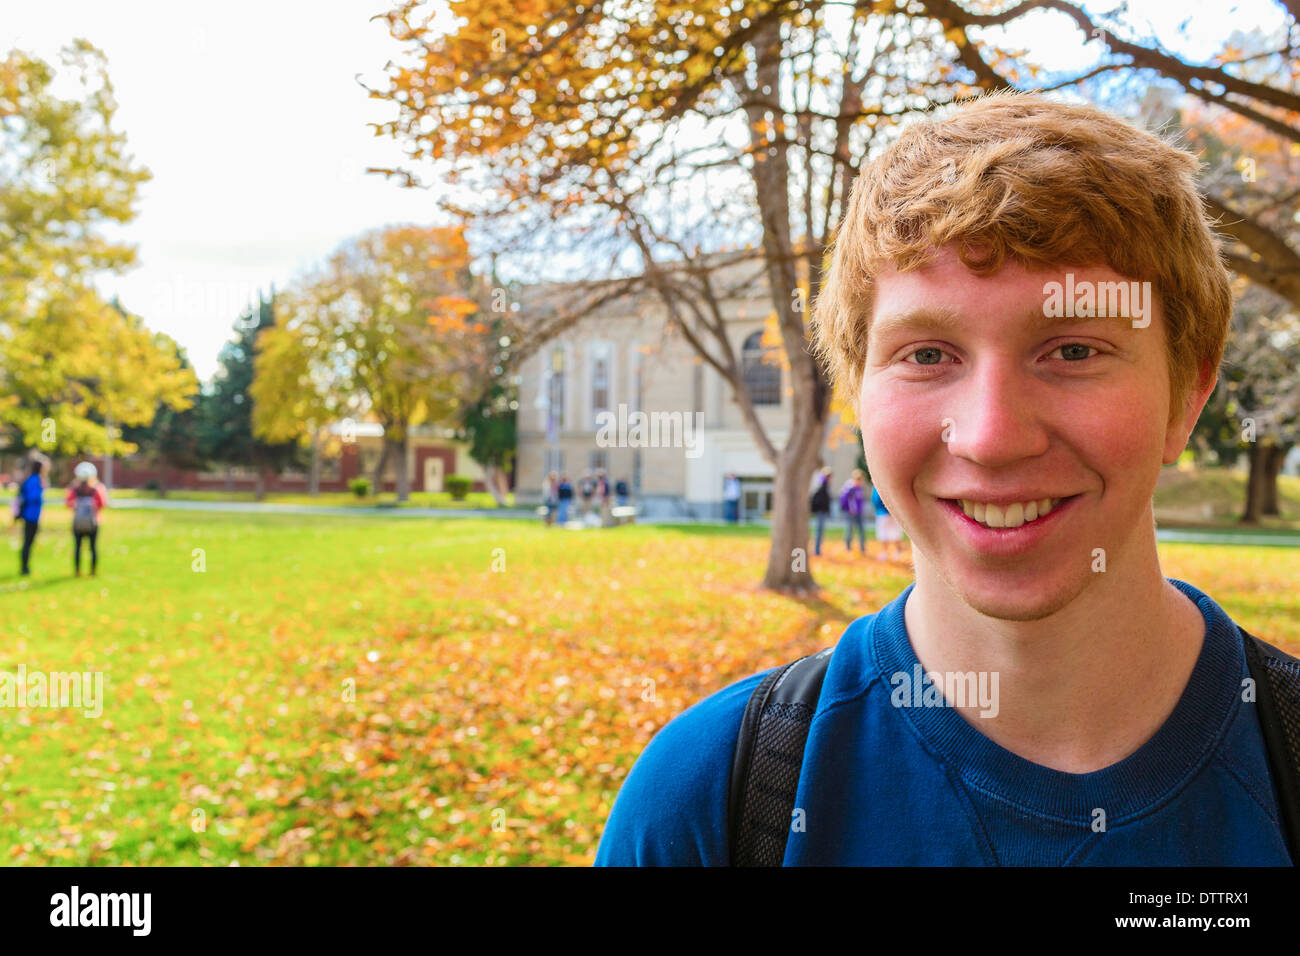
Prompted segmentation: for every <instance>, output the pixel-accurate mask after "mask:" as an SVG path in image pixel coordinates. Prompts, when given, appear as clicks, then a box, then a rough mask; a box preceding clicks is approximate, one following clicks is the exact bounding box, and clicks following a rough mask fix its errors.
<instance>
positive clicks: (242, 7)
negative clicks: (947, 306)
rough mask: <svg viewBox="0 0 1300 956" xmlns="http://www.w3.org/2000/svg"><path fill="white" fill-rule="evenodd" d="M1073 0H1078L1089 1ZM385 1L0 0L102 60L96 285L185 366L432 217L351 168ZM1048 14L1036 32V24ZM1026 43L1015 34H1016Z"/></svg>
mask: <svg viewBox="0 0 1300 956" xmlns="http://www.w3.org/2000/svg"><path fill="white" fill-rule="evenodd" d="M1089 6H1090V7H1091V6H1093V5H1092V4H1089ZM387 7H388V3H387V2H386V0H257V2H252V0H223V2H221V3H204V4H198V3H181V2H175V0H172V2H163V0H42V2H39V3H30V2H20V0H0V51H3V50H8V49H10V48H13V47H17V48H20V49H24V50H28V51H30V52H34V53H36V54H38V55H40V56H42V57H44V58H45V59H47V60H49V61H51V62H57V60H56V57H57V53H58V50H59V48H60V47H61V46H62V45H63V44H65V43H67V42H68V41H69V40H71V39H72V38H73V37H84V38H85V39H87V40H89V41H90V42H91V43H93V44H95V45H96V46H98V47H99V48H100V49H101V50H103V51H104V52H105V54H106V55H107V57H108V67H109V76H110V78H111V80H112V82H113V84H114V87H115V88H116V92H117V99H118V103H119V110H118V114H117V123H116V125H117V128H118V129H119V130H123V131H125V132H126V134H127V137H128V144H129V148H130V150H131V152H132V153H133V154H134V155H135V156H136V157H137V159H138V160H139V161H140V162H142V163H143V164H144V165H145V166H147V167H148V168H149V169H150V170H151V171H152V172H153V177H154V178H153V179H152V180H151V181H150V182H148V183H146V184H145V185H144V187H143V189H142V195H141V200H140V202H139V204H138V209H139V211H140V215H139V217H138V218H137V219H136V220H135V221H134V222H132V223H131V224H130V225H129V226H128V227H127V228H126V229H125V230H124V231H123V233H124V237H125V238H126V239H127V240H128V241H130V242H133V243H135V244H136V246H137V247H138V250H139V263H140V264H139V265H138V266H137V267H136V268H135V269H133V270H132V271H131V272H129V273H127V274H125V275H123V276H120V277H110V278H107V279H105V280H104V281H103V282H101V284H100V285H101V288H102V289H103V290H104V292H105V293H106V294H109V295H112V294H114V293H116V294H118V295H120V297H121V299H122V302H123V304H124V305H125V306H126V307H127V308H128V309H130V310H131V311H133V312H137V313H139V314H140V315H142V316H143V317H144V319H145V321H146V322H147V323H148V324H149V325H150V326H151V327H152V328H155V329H159V330H161V331H164V332H166V333H167V334H169V335H171V336H172V337H173V338H175V339H176V340H177V341H178V342H180V343H181V345H183V346H184V347H185V348H186V350H187V352H188V354H189V357H190V360H191V361H192V362H193V363H194V366H195V368H196V370H197V371H198V374H199V376H200V377H201V378H204V379H207V378H208V377H209V376H210V375H211V374H212V373H213V371H214V370H215V369H216V358H217V352H218V351H219V350H220V347H221V344H222V343H223V342H224V341H226V340H227V339H228V338H229V337H230V335H231V327H232V324H233V322H234V320H235V318H236V317H237V316H238V314H239V312H240V311H241V310H242V309H243V308H244V306H245V305H246V304H247V303H248V302H249V301H250V299H252V298H253V297H254V296H255V295H256V291H257V289H259V288H269V286H270V284H271V283H272V282H275V283H277V284H278V285H280V286H283V285H284V284H286V283H287V282H288V281H289V279H290V278H292V277H293V276H294V275H295V274H296V273H298V272H300V271H301V270H303V269H305V268H307V267H309V266H311V265H313V264H314V263H316V262H317V261H319V260H320V259H322V258H323V257H324V256H325V255H327V254H328V253H329V252H330V251H331V250H332V249H334V248H335V247H336V246H337V245H338V244H339V243H340V242H342V241H343V240H344V239H346V238H348V237H350V236H353V235H356V234H357V233H360V232H363V231H365V230H366V229H370V228H374V227H378V226H382V225H384V224H387V223H393V222H419V223H431V222H433V221H435V219H436V217H437V213H436V210H435V199H436V196H435V195H434V194H432V193H430V192H424V191H417V190H409V189H402V188H401V187H399V186H398V185H397V184H396V181H392V182H390V181H387V180H385V179H383V178H382V177H379V176H375V175H367V174H366V173H365V172H364V170H365V168H366V167H367V166H392V165H397V164H399V163H400V161H401V152H400V149H399V147H398V145H397V144H396V143H395V142H394V141H392V140H391V139H387V138H382V139H381V138H376V137H375V136H374V135H373V132H372V130H371V129H370V128H369V127H368V126H367V123H372V122H381V121H383V120H385V119H387V118H388V117H389V115H390V114H389V108H388V106H387V104H384V103H382V102H380V101H377V100H370V99H368V98H367V96H366V93H365V91H364V90H363V89H362V88H361V87H360V86H359V85H358V84H357V82H356V80H355V79H354V77H355V75H356V74H358V73H360V74H364V75H365V76H366V77H367V78H369V79H370V80H371V81H372V83H375V82H378V80H379V77H380V74H381V73H382V71H383V68H384V64H385V63H386V62H387V61H388V60H389V58H390V57H392V56H394V55H395V54H396V53H397V52H398V47H397V45H396V43H395V41H393V40H392V39H391V38H390V37H389V36H388V34H387V31H386V30H385V27H384V25H383V23H382V22H380V21H376V22H373V23H372V22H369V20H370V17H372V16H374V15H375V14H377V13H380V12H382V11H384V10H385V9H387ZM1130 9H1133V10H1138V11H1140V12H1141V13H1143V14H1144V15H1146V16H1148V17H1149V18H1150V19H1151V21H1152V23H1153V24H1154V25H1155V26H1156V27H1157V29H1158V32H1159V35H1160V36H1161V37H1162V39H1163V38H1166V37H1168V36H1169V34H1170V32H1172V30H1173V29H1174V28H1175V27H1176V26H1177V24H1178V23H1179V22H1180V21H1183V20H1185V19H1186V18H1188V17H1191V18H1192V20H1191V23H1190V24H1189V29H1188V35H1187V36H1186V37H1185V38H1184V40H1183V41H1182V42H1179V43H1177V44H1175V46H1176V48H1178V49H1180V51H1182V52H1186V53H1188V54H1191V55H1196V56H1204V55H1208V54H1209V53H1211V52H1213V49H1214V48H1215V45H1216V43H1218V42H1220V40H1221V38H1222V37H1224V36H1226V35H1227V34H1228V33H1229V32H1230V31H1231V30H1233V29H1243V28H1244V29H1249V28H1250V27H1251V26H1254V25H1256V24H1258V23H1260V22H1261V20H1264V21H1270V22H1272V21H1276V20H1277V19H1278V16H1279V14H1278V7H1277V5H1276V4H1275V3H1272V2H1269V0H1243V2H1241V3H1231V4H1222V3H1219V2H1216V0H1200V2H1198V0H1192V2H1185V3H1177V4H1171V3H1168V2H1167V0H1165V2H1157V0H1133V2H1132V3H1130ZM1027 19H1028V20H1037V21H1039V22H1037V23H1028V24H1025V25H1024V29H1025V31H1027V32H1025V33H1023V34H1021V35H1019V39H1022V40H1025V41H1030V42H1032V45H1033V46H1034V47H1035V49H1042V50H1049V51H1052V54H1051V56H1050V57H1048V60H1049V62H1050V64H1051V65H1052V66H1053V67H1054V68H1057V69H1062V68H1068V67H1069V66H1071V63H1070V61H1071V60H1073V59H1076V58H1077V59H1078V62H1079V64H1080V65H1082V64H1086V63H1090V62H1092V58H1093V57H1095V56H1096V47H1095V45H1090V47H1091V49H1090V50H1088V51H1082V50H1080V48H1079V43H1078V35H1077V33H1075V32H1074V31H1073V28H1072V27H1069V26H1068V25H1067V21H1066V19H1065V18H1064V17H1061V16H1053V17H1050V18H1048V17H1045V16H1043V15H1035V16H1033V17H1030V18H1027ZM1049 20H1050V21H1052V22H1053V23H1054V26H1052V27H1049V26H1048V21H1049ZM1030 42H1027V43H1026V45H1030Z"/></svg>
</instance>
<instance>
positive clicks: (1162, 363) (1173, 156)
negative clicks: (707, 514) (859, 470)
mask: <svg viewBox="0 0 1300 956" xmlns="http://www.w3.org/2000/svg"><path fill="white" fill-rule="evenodd" d="M1199 165H1200V164H1199V162H1198V160H1197V157H1196V156H1195V155H1194V154H1192V153H1190V152H1188V151H1186V150H1185V149H1183V148H1181V147H1179V146H1177V145H1175V144H1173V143H1171V142H1170V141H1168V140H1166V139H1163V138H1161V137H1160V136H1157V135H1155V134H1152V133H1149V132H1147V131H1145V130H1143V129H1139V128H1137V127H1135V126H1133V125H1130V124H1129V123H1128V122H1127V121H1125V120H1123V119H1120V118H1118V117H1115V116H1112V115H1110V114H1109V113H1106V112H1104V111H1103V110H1101V109H1098V108H1095V107H1092V106H1087V105H1083V104H1079V103H1067V102H1060V101H1057V100H1054V99H1049V98H1048V97H1045V96H1041V95H1038V94H1032V93H1020V92H1000V93H994V94H987V95H983V96H980V97H977V98H974V99H971V100H968V101H965V102H963V103H961V104H960V105H957V106H954V107H952V108H950V109H944V110H941V111H938V112H936V113H935V114H933V115H932V116H928V117H926V118H924V119H920V120H918V121H917V122H915V123H913V124H911V125H909V126H908V127H907V128H906V129H905V130H903V132H902V133H901V134H900V136H899V137H898V138H897V139H896V140H894V141H893V142H892V143H891V144H890V145H889V146H887V147H886V148H884V149H883V150H881V152H880V153H879V154H878V156H876V157H874V158H873V159H872V160H871V162H869V163H867V164H865V165H864V166H863V167H862V169H861V171H860V172H859V174H858V180H857V183H856V184H855V187H854V190H853V195H852V197H851V198H850V200H849V201H848V203H847V204H846V208H845V211H844V215H843V221H842V222H841V223H840V225H839V228H838V230H837V231H836V236H837V238H836V241H835V245H834V249H833V251H832V253H831V257H830V261H829V264H828V269H827V272H826V274H825V276H824V277H823V280H822V286H821V292H820V294H819V295H818V297H817V302H816V305H815V312H814V315H813V316H812V321H811V324H810V329H811V341H810V343H809V347H810V351H811V352H812V353H813V354H815V355H818V356H821V357H822V358H823V359H824V360H825V361H826V362H827V364H828V367H829V369H830V371H831V377H832V381H831V387H832V388H833V389H834V390H835V391H837V392H838V393H840V394H843V395H852V396H855V397H856V401H857V409H856V410H857V413H858V414H857V416H856V418H857V421H858V422H860V423H861V440H862V447H863V454H864V456H865V458H866V461H867V463H868V464H869V465H870V470H871V477H872V482H873V484H874V485H875V486H876V488H877V489H878V490H879V492H880V494H881V496H882V498H883V499H884V500H885V501H887V502H888V504H889V512H890V514H891V515H892V516H893V517H894V518H895V519H897V521H898V523H899V525H900V526H901V527H902V528H903V529H905V530H906V532H907V535H908V537H909V538H910V539H911V541H912V552H913V575H914V579H913V580H912V581H910V582H908V583H907V584H906V586H905V587H903V588H902V590H901V591H900V592H899V593H898V594H897V596H896V597H894V598H893V599H892V600H890V601H888V603H885V604H884V605H883V606H879V605H875V606H872V607H868V608H862V609H861V615H860V616H858V617H856V618H855V619H854V620H853V621H852V622H851V623H850V624H849V625H848V626H847V628H846V629H845V630H844V631H843V633H842V634H841V635H840V637H839V640H838V643H835V644H834V645H833V647H827V648H823V649H822V650H820V651H818V652H817V653H815V654H813V655H810V656H808V657H805V658H801V659H800V660H799V661H797V662H795V663H793V664H790V665H782V666H779V667H776V668H772V669H769V670H765V671H761V672H759V673H756V674H752V675H750V676H748V677H744V678H742V679H740V680H737V681H735V682H734V683H731V684H729V685H728V686H724V687H723V688H722V689H720V690H718V691H717V692H715V693H713V694H711V695H710V696H707V697H706V698H705V699H703V700H701V701H698V702H693V703H691V706H689V707H688V708H687V709H686V710H685V711H684V712H682V713H680V714H678V715H677V716H676V717H674V718H673V719H672V720H671V721H669V722H668V723H667V725H666V726H664V727H663V728H662V729H661V730H660V731H659V732H658V733H657V734H656V735H655V737H654V738H653V739H652V740H651V741H650V742H649V744H648V745H647V746H646V748H645V750H644V752H643V753H642V754H641V755H640V757H639V759H638V760H637V762H636V763H635V764H634V765H633V767H632V770H631V771H630V772H629V774H628V775H627V777H626V779H625V780H624V782H623V786H622V789H621V790H620V792H619V794H618V796H617V798H616V799H615V801H614V805H613V809H612V811H611V813H610V816H609V819H608V821H607V822H606V825H605V829H604V832H603V833H602V835H601V839H600V844H599V847H598V849H597V853H596V863H597V865H613V866H632V865H673V866H685V865H710V866H715V865H717V866H723V865H728V864H761V865H768V866H782V865H783V866H844V865H855V866H886V865H888V866H926V867H933V866H987V867H994V866H1035V867H1063V866H1097V867H1153V866H1179V867H1193V866H1194V867H1202V866H1220V867H1222V866H1252V867H1255V866H1260V867H1263V866H1267V867H1273V866H1294V865H1296V864H1297V863H1300V734H1297V733H1296V730H1295V729H1296V727H1297V715H1300V660H1297V659H1296V658H1295V657H1292V656H1290V655H1289V654H1286V653H1284V652H1283V651H1281V650H1279V649H1278V648H1276V647H1274V646H1272V645H1271V644H1269V643H1267V642H1266V641H1263V640H1260V639H1259V638H1256V637H1254V636H1252V635H1250V634H1249V633H1248V632H1247V631H1246V629H1245V628H1243V627H1242V626H1241V625H1240V624H1239V623H1238V622H1236V621H1234V620H1233V618H1232V617H1231V616H1230V615H1229V613H1228V611H1227V610H1226V609H1225V608H1224V607H1223V606H1222V605H1221V604H1220V603H1219V602H1218V601H1216V600H1215V599H1214V598H1213V597H1212V596H1211V595H1210V594H1208V593H1206V592H1205V591H1204V590H1202V589H1201V588H1198V587H1196V586H1195V585H1193V584H1191V583H1189V582H1186V581H1182V580H1178V579H1174V578H1170V577H1166V576H1165V574H1164V571H1163V569H1162V567H1161V554H1160V550H1159V547H1158V544H1157V539H1156V528H1155V518H1154V514H1153V510H1152V490H1153V489H1154V487H1155V485H1156V481H1157V479H1158V478H1159V475H1160V472H1161V469H1162V467H1164V466H1165V465H1168V464H1173V463H1174V462H1177V461H1178V460H1179V458H1180V456H1181V455H1182V454H1183V452H1184V450H1185V449H1186V447H1187V444H1188V438H1189V436H1190V435H1191V433H1192V430H1193V428H1194V427H1195V425H1196V422H1197V419H1198V418H1199V417H1200V415H1201V412H1202V409H1203V408H1204V407H1205V405H1206V402H1207V401H1208V400H1209V397H1210V395H1211V393H1212V392H1213V391H1214V387H1215V385H1216V384H1217V380H1218V370H1219V367H1220V363H1221V361H1222V357H1223V353H1224V348H1225V344H1226V341H1227V337H1228V332H1229V328H1230V323H1231V318H1232V314H1233V298H1232V277H1231V275H1230V273H1229V272H1228V269H1227V268H1226V266H1225V264H1224V261H1223V259H1222V257H1221V249H1222V245H1221V243H1222V240H1221V239H1220V238H1219V237H1218V236H1217V235H1216V233H1215V232H1214V230H1213V222H1212V221H1211V219H1210V218H1209V215H1208V213H1207V210H1206V206H1205V204H1204V202H1203V199H1202V196H1201V194H1200V193H1199V191H1198V187H1197V179H1196V171H1197V169H1198V167H1199ZM945 167H947V168H949V169H952V168H955V169H956V170H957V171H958V175H957V177H956V179H955V181H952V182H947V181H945V178H944V177H943V176H942V175H941V173H942V170H943V169H944V168H945ZM937 195H938V196H941V201H936V196H937ZM1106 287H1109V288H1110V289H1112V290H1115V289H1120V288H1123V289H1126V290H1129V291H1130V292H1131V295H1130V297H1129V298H1128V299H1127V300H1123V301H1120V300H1119V298H1118V297H1109V299H1110V301H1109V303H1108V305H1107V306H1106V307H1105V309H1104V310H1103V311H1102V313H1101V314H1099V312H1098V309H1097V308H1096V306H1097V305H1098V303H1099V302H1100V301H1102V300H1105V299H1107V298H1108V297H1107V296H1106V295H1103V294H1099V293H1098V291H1097V290H1098V289H1104V288H1106ZM1067 290H1068V294H1067ZM1144 290H1145V291H1144ZM1089 296H1091V298H1089ZM1076 298H1078V299H1079V300H1080V301H1083V302H1084V303H1085V307H1084V308H1079V309H1075V308H1074V306H1075V303H1076ZM1125 302H1127V306H1125V304H1124V303H1125ZM1242 606H1243V607H1249V605H1248V604H1246V605H1242ZM1271 610H1272V609H1271V608H1269V607H1267V606H1264V607H1261V608H1260V609H1259V611H1258V612H1257V613H1259V614H1260V619H1261V621H1266V620H1268V619H1269V612H1270V611H1271ZM1278 613H1281V609H1280V608H1279V609H1278ZM763 638H764V640H767V641H769V642H771V641H778V640H781V639H782V636H781V635H764V636H763ZM756 643H757V638H756ZM976 885H977V886H980V885H982V884H979V882H978V881H976ZM990 898H992V897H991V896H990ZM1002 899H1003V900H1005V896H1002ZM942 905H943V904H942V902H941V901H940V902H938V903H936V906H938V907H939V908H942Z"/></svg>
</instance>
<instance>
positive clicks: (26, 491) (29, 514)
mask: <svg viewBox="0 0 1300 956" xmlns="http://www.w3.org/2000/svg"><path fill="white" fill-rule="evenodd" d="M19 493H20V494H21V495H22V499H23V510H22V511H20V512H19V514H18V516H19V517H20V518H22V519H23V520H24V521H28V522H32V523H35V522H38V521H40V520H41V501H42V499H43V497H44V495H45V488H44V486H43V485H42V484H41V476H40V475H28V476H27V477H26V478H25V479H24V480H23V483H22V485H21V486H20V491H19Z"/></svg>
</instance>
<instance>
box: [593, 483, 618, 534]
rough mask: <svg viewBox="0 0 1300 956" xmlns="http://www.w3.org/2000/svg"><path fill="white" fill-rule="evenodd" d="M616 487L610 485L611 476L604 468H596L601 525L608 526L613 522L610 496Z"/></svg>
mask: <svg viewBox="0 0 1300 956" xmlns="http://www.w3.org/2000/svg"><path fill="white" fill-rule="evenodd" d="M613 493H614V489H613V488H612V487H610V484H609V476H608V475H607V474H605V469H604V468H598V469H597V470H596V502H597V507H598V508H599V509H600V526H601V527H602V528H608V527H609V526H610V525H611V524H613V523H614V522H613V517H612V516H611V515H610V513H609V509H610V502H609V500H610V498H611V497H612V496H613Z"/></svg>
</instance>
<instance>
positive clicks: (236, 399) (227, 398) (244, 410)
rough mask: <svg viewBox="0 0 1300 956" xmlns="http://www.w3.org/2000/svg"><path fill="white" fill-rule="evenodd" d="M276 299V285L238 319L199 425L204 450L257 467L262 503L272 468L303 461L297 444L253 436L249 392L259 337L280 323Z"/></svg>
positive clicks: (237, 463)
mask: <svg viewBox="0 0 1300 956" xmlns="http://www.w3.org/2000/svg"><path fill="white" fill-rule="evenodd" d="M274 303H275V290H274V289H272V290H271V297H270V298H269V299H268V298H265V297H263V296H262V295H260V294H259V295H258V302H257V305H256V306H252V307H250V308H249V309H248V310H246V311H245V312H244V314H243V315H242V316H240V318H239V320H238V321H237V322H236V323H235V338H234V339H233V340H231V341H229V342H227V343H226V344H225V345H224V346H222V349H221V354H220V355H219V356H218V357H217V362H218V363H219V365H220V366H221V367H220V369H219V370H218V371H217V374H216V375H215V376H214V377H213V380H212V384H211V387H210V389H209V390H208V391H207V392H206V393H205V395H204V400H203V402H202V410H203V411H202V414H201V415H200V417H199V423H198V436H199V449H200V454H201V455H202V456H203V457H205V458H207V459H209V460H211V461H214V462H220V463H221V464H224V465H227V466H244V467H248V468H253V469H254V470H255V471H256V473H257V484H256V490H257V498H258V500H259V501H260V500H261V499H262V498H263V497H264V496H265V494H266V472H267V471H270V472H272V473H275V474H278V473H279V472H280V471H282V470H284V469H285V468H289V467H300V466H302V465H303V462H302V461H301V460H300V456H301V448H300V446H299V445H298V444H297V443H296V442H287V443H283V444H268V443H266V442H263V441H259V440H258V439H257V438H255V437H254V436H253V425H252V418H253V399H252V396H251V395H250V394H249V386H250V385H251V384H252V382H253V357H254V355H255V354H256V349H257V337H258V335H259V334H260V333H261V332H262V330H263V329H266V328H269V327H271V326H272V325H274V324H275V311H274Z"/></svg>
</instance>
